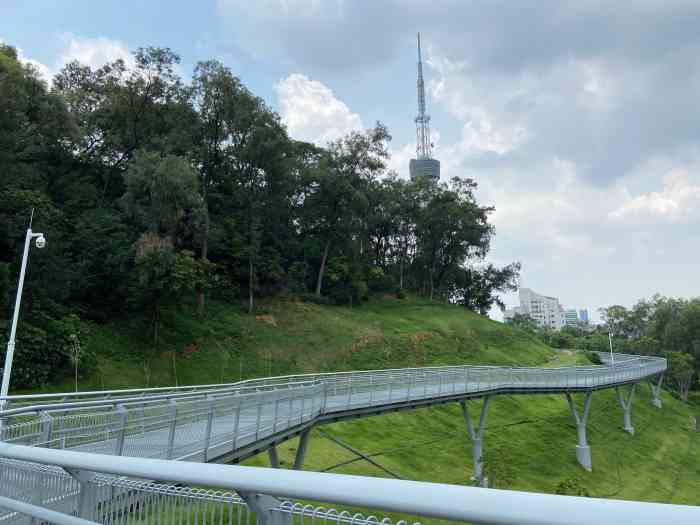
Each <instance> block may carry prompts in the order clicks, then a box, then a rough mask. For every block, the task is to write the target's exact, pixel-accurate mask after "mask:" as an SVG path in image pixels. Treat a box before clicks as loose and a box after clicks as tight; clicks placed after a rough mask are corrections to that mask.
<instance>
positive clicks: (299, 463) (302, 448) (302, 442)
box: [292, 427, 311, 470]
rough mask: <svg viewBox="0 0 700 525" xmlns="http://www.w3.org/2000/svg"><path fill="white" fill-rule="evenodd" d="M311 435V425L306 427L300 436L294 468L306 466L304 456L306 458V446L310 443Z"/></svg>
mask: <svg viewBox="0 0 700 525" xmlns="http://www.w3.org/2000/svg"><path fill="white" fill-rule="evenodd" d="M310 435H311V427H308V428H306V429H305V430H304V431H303V432H302V433H301V435H300V436H299V447H298V448H297V455H296V457H295V458H294V466H293V467H292V468H293V469H294V470H301V468H302V467H303V466H304V458H306V447H307V446H308V444H309V436H310Z"/></svg>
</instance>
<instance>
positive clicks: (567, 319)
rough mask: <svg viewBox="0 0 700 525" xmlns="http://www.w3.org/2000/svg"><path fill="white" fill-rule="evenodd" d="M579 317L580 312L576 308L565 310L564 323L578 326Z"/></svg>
mask: <svg viewBox="0 0 700 525" xmlns="http://www.w3.org/2000/svg"><path fill="white" fill-rule="evenodd" d="M578 324H579V318H578V312H577V311H576V310H573V309H572V310H566V311H565V312H564V325H565V326H578Z"/></svg>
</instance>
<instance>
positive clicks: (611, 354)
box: [608, 330, 615, 368]
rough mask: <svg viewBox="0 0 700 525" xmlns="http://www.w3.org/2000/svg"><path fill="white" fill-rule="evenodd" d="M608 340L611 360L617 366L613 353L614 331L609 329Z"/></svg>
mask: <svg viewBox="0 0 700 525" xmlns="http://www.w3.org/2000/svg"><path fill="white" fill-rule="evenodd" d="M608 341H609V342H610V361H611V362H612V367H613V368H615V354H613V349H612V332H611V331H609V330H608Z"/></svg>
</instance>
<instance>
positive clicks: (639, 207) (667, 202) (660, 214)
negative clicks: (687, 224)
mask: <svg viewBox="0 0 700 525" xmlns="http://www.w3.org/2000/svg"><path fill="white" fill-rule="evenodd" d="M699 204H700V184H698V183H694V182H693V181H692V180H691V178H690V175H689V173H688V170H686V169H683V168H678V169H675V170H672V171H671V172H669V173H668V174H667V175H666V176H664V178H663V189H662V190H661V191H652V192H648V193H642V194H640V195H637V196H634V197H632V196H629V197H628V198H627V199H626V200H625V201H624V202H623V204H622V206H620V207H618V208H616V209H615V210H613V211H611V212H610V213H609V214H608V217H609V218H610V219H612V220H616V221H627V222H629V221H632V222H634V221H640V220H659V219H662V220H667V221H670V222H679V221H682V220H684V219H687V218H688V217H689V216H690V215H691V214H692V213H693V212H695V211H696V210H697V208H698V205H699Z"/></svg>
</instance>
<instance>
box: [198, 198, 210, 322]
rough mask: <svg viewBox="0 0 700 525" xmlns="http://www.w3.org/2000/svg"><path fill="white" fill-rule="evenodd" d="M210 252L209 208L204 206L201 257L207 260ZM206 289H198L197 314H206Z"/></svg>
mask: <svg viewBox="0 0 700 525" xmlns="http://www.w3.org/2000/svg"><path fill="white" fill-rule="evenodd" d="M208 252H209V208H207V207H206V205H205V208H204V238H203V239H202V252H201V255H200V258H201V259H202V260H203V261H205V260H206V259H207V255H208ZM204 306H205V305H204V289H203V288H201V287H200V288H199V289H198V290H197V314H198V315H200V316H202V315H204Z"/></svg>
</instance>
